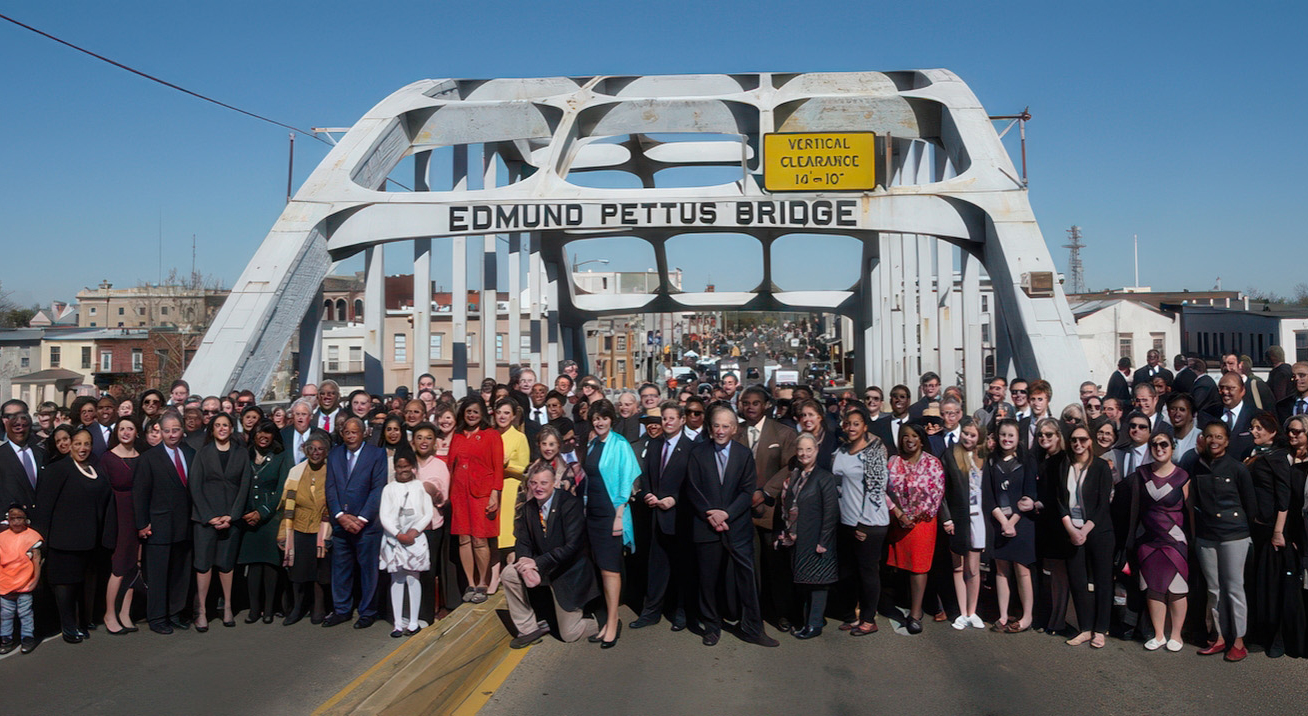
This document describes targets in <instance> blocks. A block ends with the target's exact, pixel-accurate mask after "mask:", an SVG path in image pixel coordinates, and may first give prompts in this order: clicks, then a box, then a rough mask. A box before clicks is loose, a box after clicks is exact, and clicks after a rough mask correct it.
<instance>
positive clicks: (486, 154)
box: [186, 70, 1088, 404]
mask: <svg viewBox="0 0 1308 716" xmlns="http://www.w3.org/2000/svg"><path fill="white" fill-rule="evenodd" d="M849 131H872V132H875V133H876V136H877V142H878V144H877V146H878V150H877V154H878V160H877V161H878V183H879V185H878V186H877V188H876V189H875V190H873V191H868V192H857V193H849V192H812V193H795V192H787V193H784V194H782V193H770V192H768V191H767V190H766V188H765V187H764V186H763V181H762V178H763V175H762V173H763V168H762V166H763V165H762V162H761V158H760V137H761V136H762V135H764V134H767V133H771V132H849ZM687 135H702V137H703V140H702V141H701V140H698V139H697V138H695V137H693V136H692V137H687ZM724 138H725V139H726V140H728V141H722V140H723V139H724ZM687 139H689V140H690V141H685V140H687ZM470 148H471V153H470ZM442 151H443V152H447V153H448V155H449V161H448V171H450V172H451V174H452V176H450V177H448V181H445V179H446V177H440V179H441V181H435V180H434V178H433V176H432V173H433V169H432V167H433V166H434V165H435V163H434V162H433V160H432V157H433V153H435V152H442ZM470 156H471V157H472V159H473V165H472V166H470V165H469V157H470ZM409 157H412V164H413V167H414V177H413V181H414V182H415V184H414V187H413V190H412V191H386V189H387V188H393V187H394V186H395V185H394V183H393V182H392V183H391V184H390V185H389V186H388V184H387V181H386V180H387V177H388V176H390V175H391V174H392V172H393V171H395V169H396V167H397V166H399V165H400V163H401V162H402V161H404V160H406V159H407V158H409ZM478 164H480V166H477V165H478ZM687 167H699V168H704V167H716V168H719V169H718V170H717V171H723V172H725V173H726V174H725V175H726V176H729V177H733V178H732V179H730V180H728V181H725V182H724V183H721V184H717V185H713V186H695V187H675V188H662V187H659V186H658V184H657V183H656V181H655V177H656V175H658V174H659V172H662V171H665V170H669V169H672V170H677V169H682V168H687ZM737 169H738V174H737V173H736V170H737ZM600 171H602V172H615V171H616V172H626V173H628V174H630V175H634V176H635V177H636V178H637V179H638V180H639V187H640V188H624V189H614V188H594V187H592V186H585V185H583V184H584V183H593V182H582V183H577V182H574V181H572V179H579V178H580V177H581V176H582V175H583V174H584V173H587V172H600ZM886 177H889V181H886V180H885V178H886ZM435 186H444V187H448V188H446V189H444V190H432V188H433V187H435ZM712 232H730V233H734V234H747V235H749V236H752V237H754V238H756V239H757V240H758V241H759V242H760V244H761V248H762V252H763V276H762V280H761V282H760V283H759V285H758V286H757V287H755V288H754V289H753V290H751V291H742V292H715V293H701V292H683V291H677V290H675V289H673V287H672V286H673V285H672V283H671V282H670V281H669V278H668V272H669V266H668V259H667V252H666V246H665V244H666V242H667V241H668V239H670V238H672V237H676V236H678V235H681V234H686V233H695V234H704V233H712ZM795 233H806V234H813V233H819V234H839V235H846V236H851V237H854V238H855V239H858V240H859V241H861V242H862V255H861V264H860V270H859V279H858V281H857V282H856V283H855V284H854V285H852V286H831V287H827V288H826V289H824V290H816V291H782V290H779V289H778V288H777V285H778V283H784V281H774V278H777V277H781V276H784V275H785V272H786V270H787V267H785V266H777V265H774V264H773V262H772V260H771V250H770V249H771V246H772V243H773V242H774V241H775V240H776V239H778V238H779V237H783V236H786V235H789V234H795ZM497 236H503V237H506V238H507V241H508V242H509V245H510V249H509V253H508V264H509V265H508V266H507V267H503V268H502V267H500V266H498V265H497V263H498V261H497V257H496V253H495V245H496V241H497ZM632 236H634V237H638V238H640V239H643V240H645V241H648V242H649V243H650V245H651V246H652V248H653V253H654V257H655V260H656V263H657V276H658V285H657V288H652V289H651V292H650V293H649V294H638V295H630V294H628V295H582V294H579V293H578V292H577V291H576V290H575V287H574V286H573V282H572V280H571V278H570V274H569V272H568V265H567V263H566V257H565V254H564V247H565V246H566V244H567V243H569V242H571V241H576V240H580V239H594V238H604V237H632ZM441 237H452V238H453V241H452V242H450V246H451V251H450V253H451V255H450V256H449V257H448V258H447V257H444V256H442V257H440V259H439V260H442V261H444V260H448V261H450V262H451V264H452V265H453V266H454V267H456V268H457V269H461V268H462V267H463V266H465V265H466V251H467V250H468V246H467V242H468V241H469V239H471V240H472V241H473V250H474V251H476V250H480V251H481V252H482V254H483V261H482V265H483V267H484V273H483V275H484V280H483V295H482V303H481V305H482V306H494V305H495V298H496V295H495V288H496V278H497V276H498V273H499V272H500V271H501V270H504V268H506V269H507V275H508V283H509V296H510V307H509V311H510V316H522V315H529V316H530V323H529V325H530V330H531V341H530V346H531V349H530V351H529V353H527V354H520V350H519V338H520V336H519V335H518V331H519V328H518V325H519V321H518V320H510V321H509V330H510V335H509V336H508V338H509V340H508V341H507V345H506V356H505V357H506V358H507V359H508V362H510V363H526V364H531V365H532V366H534V367H535V368H536V369H537V372H538V374H540V368H541V366H542V364H544V365H547V366H550V367H551V368H552V367H553V366H555V365H557V361H558V360H560V359H561V358H564V357H574V358H578V359H580V360H584V358H585V357H584V350H585V343H584V332H583V330H582V325H583V324H584V323H585V322H586V321H587V320H590V319H592V318H595V317H598V316H602V315H614V314H630V313H660V312H683V311H694V310H704V311H721V310H786V311H803V310H820V311H831V312H835V313H839V314H841V315H845V316H848V317H850V318H851V319H853V322H854V324H855V327H856V330H857V331H858V335H859V336H860V341H859V342H858V347H857V352H856V356H857V361H856V365H857V375H856V376H855V378H856V381H857V382H858V383H859V384H860V385H861V384H872V383H876V384H880V385H885V386H887V387H888V386H889V385H891V384H893V383H897V382H909V383H910V384H912V382H913V381H914V380H915V379H916V377H917V376H918V375H919V374H920V373H921V372H922V371H926V370H934V371H936V372H938V373H940V374H941V375H942V376H945V378H944V380H945V381H946V382H952V377H954V376H960V377H962V378H963V379H964V382H965V383H966V388H967V396H968V400H969V402H972V403H977V404H979V401H980V399H981V390H982V357H981V336H980V326H979V300H978V295H979V290H978V286H979V281H980V272H981V271H982V270H985V271H986V272H987V273H988V274H989V276H990V278H991V281H992V285H993V289H994V295H995V300H996V311H995V313H996V315H997V316H998V317H999V325H998V326H997V331H996V336H995V343H996V347H997V351H998V366H999V370H1000V371H1001V372H1009V373H1014V372H1016V373H1020V374H1022V375H1025V376H1028V377H1032V376H1037V375H1038V376H1041V377H1044V378H1045V379H1047V380H1049V381H1050V382H1051V383H1053V384H1054V387H1055V389H1056V390H1058V392H1059V393H1060V394H1063V395H1070V394H1072V393H1073V391H1074V390H1075V388H1076V386H1077V385H1078V384H1079V382H1080V380H1081V379H1082V378H1083V376H1085V375H1088V369H1087V364H1086V359H1085V356H1084V353H1083V352H1082V349H1081V347H1080V344H1079V341H1078V339H1077V336H1076V330H1075V325H1074V323H1073V320H1072V316H1071V313H1070V311H1069V310H1068V307H1067V302H1066V299H1065V298H1064V295H1063V291H1062V288H1061V286H1060V285H1058V281H1056V280H1054V281H1052V282H1050V281H1049V279H1050V277H1051V276H1054V274H1053V272H1054V271H1055V268H1054V265H1053V261H1052V259H1051V257H1050V255H1049V251H1048V249H1047V248H1046V245H1045V243H1044V239H1043V237H1042V236H1041V233H1040V229H1039V227H1038V226H1037V224H1036V221H1035V217H1034V215H1033V214H1032V211H1031V207H1030V204H1029V202H1028V198H1027V192H1026V189H1025V187H1024V185H1023V182H1022V181H1021V180H1020V179H1019V178H1018V175H1017V172H1016V170H1015V169H1014V166H1013V163H1012V161H1011V159H1010V158H1009V156H1008V154H1007V152H1006V151H1005V149H1004V147H1003V145H1002V144H1001V142H1000V139H999V137H998V136H997V134H996V132H995V130H994V127H993V125H992V124H991V122H990V120H989V118H988V117H987V114H986V112H985V110H984V108H983V107H982V106H981V104H980V102H978V101H977V99H976V97H975V96H974V95H973V94H972V92H971V90H970V89H969V88H968V87H967V85H966V84H964V83H963V82H962V81H961V80H960V79H959V78H958V77H956V76H955V75H954V74H953V73H951V72H948V71H946V70H920V71H905V72H888V73H878V72H853V73H757V74H733V75H676V76H605V77H547V78H533V79H492V80H423V81H421V82H415V83H414V84H411V85H409V86H407V87H404V88H403V89H400V90H399V91H397V92H395V93H394V94H392V95H391V96H389V97H387V98H386V99H385V100H383V101H382V102H381V103H379V104H378V105H377V106H376V107H374V108H373V109H372V110H371V111H370V112H368V114H367V115H365V116H364V117H363V118H362V119H360V120H359V121H358V122H357V123H356V124H355V125H354V126H353V127H352V128H351V129H350V130H349V132H348V133H346V134H345V135H344V136H343V137H342V138H341V140H340V142H339V143H338V144H337V145H336V146H335V147H334V148H333V149H332V150H331V152H330V153H329V154H328V156H327V157H326V158H325V159H324V160H323V161H322V163H321V164H320V165H319V166H318V167H317V168H316V169H315V170H314V172H313V173H312V175H310V177H309V178H308V180H306V181H305V183H304V185H303V186H302V187H301V188H300V190H299V191H298V192H297V193H296V195H295V197H294V199H293V200H292V201H291V202H290V203H289V204H288V205H287V207H286V209H285V211H284V212H283V213H282V215H281V217H280V218H279V219H278V220H277V223H276V224H275V225H274V226H273V228H272V230H271V231H270V232H269V234H268V236H267V238H266V239H265V240H264V242H263V244H262V245H261V246H260V247H259V249H258V251H257V252H256V253H255V256H254V258H253V259H252V260H251V261H250V264H249V265H248V266H247V267H246V269H245V271H244V273H242V274H241V277H240V279H238V281H237V282H236V284H235V286H234V288H233V290H232V293H231V296H230V297H229V298H228V299H227V302H226V303H225V304H224V305H223V307H222V309H221V310H220V311H219V313H218V315H217V317H216V318H215V320H214V322H213V324H212V325H211V327H210V328H209V331H208V333H207V334H206V335H205V338H204V341H203V343H202V345H201V347H200V350H199V351H198V353H197V354H196V356H195V359H194V360H193V361H192V363H191V365H190V367H189V368H188V369H187V372H186V379H187V380H188V381H189V382H190V383H191V386H192V390H193V391H194V392H198V393H203V394H211V393H218V392H222V391H225V390H228V389H230V388H231V387H233V386H235V387H241V388H250V389H253V390H255V391H256V392H259V391H261V390H262V389H263V388H264V387H265V386H266V385H267V383H268V381H269V379H270V377H271V375H272V374H273V371H274V369H275V368H276V366H277V363H278V362H279V360H280V357H281V356H282V354H283V352H284V350H285V347H286V346H287V344H288V342H289V341H290V340H292V339H293V338H294V337H295V336H296V335H297V331H298V333H299V336H300V341H301V343H300V346H301V375H302V380H314V379H315V378H316V376H317V374H318V372H319V369H320V366H321V360H320V358H321V355H320V347H319V345H318V344H319V341H318V339H317V338H318V336H319V335H320V330H318V326H319V312H320V310H321V298H320V296H321V288H320V287H321V282H322V279H323V278H324V276H325V275H326V272H327V270H328V267H329V266H330V264H331V262H332V261H333V260H341V259H344V258H347V257H349V256H352V255H355V254H357V253H359V252H364V253H365V262H366V267H367V268H366V277H367V288H366V295H365V302H364V313H365V316H364V324H365V334H366V339H365V373H366V376H367V383H368V387H369V389H370V390H373V391H382V390H383V389H394V387H395V386H382V385H381V377H382V374H381V360H380V356H381V350H382V322H383V318H384V315H385V313H384V300H383V299H384V296H383V294H382V292H383V291H384V286H385V282H384V273H383V270H382V266H383V256H382V255H383V251H384V247H385V245H386V244H389V243H394V242H399V241H404V242H410V243H411V244H412V246H413V251H414V282H415V286H419V287H421V286H429V285H430V276H431V260H432V255H431V253H432V239H434V238H441ZM524 254H525V255H526V256H525V260H527V261H528V262H529V265H528V270H527V271H526V276H527V283H528V286H527V289H528V291H527V293H528V295H529V300H528V303H529V305H528V306H520V305H519V303H520V302H519V296H520V295H521V286H520V285H519V277H520V276H521V275H522V273H523V272H522V265H521V262H522V261H523V260H524ZM956 267H957V269H956ZM729 269H730V267H727V266H724V267H722V272H724V273H725V272H727V271H729ZM956 270H961V274H962V281H961V291H960V290H957V289H956V288H955V283H954V274H955V271H956ZM564 277H568V278H567V280H562V279H564ZM467 283H468V282H467V276H466V273H465V272H464V271H462V270H455V271H454V272H453V286H452V292H453V295H454V296H455V297H458V296H463V295H466V293H467ZM1042 283H1043V284H1045V285H1046V286H1047V290H1046V291H1045V292H1043V293H1042V292H1037V291H1032V290H1029V287H1030V286H1032V285H1037V286H1039V285H1041V284H1042ZM1050 283H1052V286H1048V284H1050ZM1024 287H1027V289H1026V290H1024ZM423 293H424V291H423V289H421V288H417V289H415V292H414V295H415V297H418V296H422V294H423ZM415 304H416V305H415V309H414V311H415V314H414V326H415V333H414V338H413V343H412V348H411V349H410V350H409V351H408V353H409V360H410V361H412V363H413V366H414V370H413V374H414V375H417V374H419V373H422V372H426V366H427V365H429V364H430V352H429V330H430V317H431V316H430V305H429V303H428V302H427V301H423V300H416V301H415ZM545 306H547V307H548V310H543V307H545ZM453 313H454V316H453V321H454V338H453V345H452V346H451V348H452V357H453V362H454V377H455V383H456V385H455V391H456V393H458V394H461V393H462V391H463V390H465V389H466V385H467V384H466V381H467V379H468V378H469V376H468V375H467V369H466V358H467V349H466V336H467V327H468V326H467V324H468V319H469V317H468V314H467V304H466V302H465V301H461V300H457V299H456V300H454V301H453ZM486 320H489V321H494V320H495V319H494V314H493V313H489V314H488V315H487V316H486ZM958 321H961V322H962V328H961V330H960V331H955V326H954V323H955V322H958ZM492 325H493V324H492ZM480 335H481V337H482V340H483V342H484V346H483V349H482V351H481V355H483V356H494V355H495V345H494V340H495V330H493V329H492V330H482V331H480ZM956 335H961V336H962V345H961V346H960V345H956V343H957V342H958V341H957V338H956ZM960 348H961V354H962V357H961V360H960V359H959V357H958V354H959V352H960V351H959V349H960ZM960 363H961V365H960ZM552 372H553V371H552V370H549V371H547V373H551V374H552ZM480 377H481V376H473V378H475V379H479V378H480Z"/></svg>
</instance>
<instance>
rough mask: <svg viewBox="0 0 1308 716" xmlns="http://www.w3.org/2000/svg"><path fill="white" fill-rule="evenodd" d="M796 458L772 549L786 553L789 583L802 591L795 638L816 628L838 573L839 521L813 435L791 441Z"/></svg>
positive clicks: (832, 483) (830, 478) (832, 482)
mask: <svg viewBox="0 0 1308 716" xmlns="http://www.w3.org/2000/svg"><path fill="white" fill-rule="evenodd" d="M795 458H796V461H797V462H798V463H799V466H798V467H796V468H795V469H794V470H793V471H791V473H790V477H788V478H786V481H785V483H784V486H783V487H782V488H781V500H780V502H779V505H778V510H777V518H776V519H777V523H778V524H779V525H781V529H780V530H779V531H778V533H777V545H776V546H777V548H778V549H781V550H785V551H787V552H789V553H790V554H789V557H790V559H791V571H792V574H793V575H794V580H795V586H796V587H799V588H800V589H802V590H803V592H804V593H805V597H806V598H805V599H804V605H805V611H804V627H803V628H801V629H796V630H795V632H794V635H795V638H796V639H811V638H813V637H815V636H817V635H818V634H821V633H822V623H823V622H824V621H825V619H824V618H823V615H824V613H825V612H826V606H827V590H828V589H829V588H830V586H831V585H832V584H833V583H835V581H836V577H837V576H838V571H839V570H838V569H837V562H836V525H838V524H840V495H839V492H838V491H837V489H836V478H835V476H834V475H832V474H831V472H830V471H828V470H825V469H823V468H822V467H820V466H818V464H817V460H818V440H817V438H815V437H814V436H813V434H812V433H802V434H801V435H800V436H799V439H798V440H797V441H796V443H795Z"/></svg>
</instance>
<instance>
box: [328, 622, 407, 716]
mask: <svg viewBox="0 0 1308 716" xmlns="http://www.w3.org/2000/svg"><path fill="white" fill-rule="evenodd" d="M416 643H417V642H416V641H415V640H413V639H406V640H405V641H404V643H403V644H400V645H399V646H397V647H395V650H394V651H392V652H391V653H389V654H387V655H386V656H384V657H382V659H381V661H378V662H377V663H376V664H373V665H372V666H371V667H369V668H368V670H367V671H365V672H363V673H362V674H359V676H358V677H357V678H355V679H354V681H351V682H350V683H348V684H346V685H345V688H343V689H341V690H340V691H337V692H336V695H335V696H333V697H331V698H330V699H327V700H326V701H324V702H323V704H322V705H321V706H319V707H318V708H316V709H314V711H313V716H318V714H324V713H327V711H329V710H331V708H332V707H333V706H335V705H336V704H338V703H340V702H341V701H343V700H344V699H345V697H346V696H348V695H349V694H350V692H351V691H353V690H354V689H356V688H358V687H359V685H360V684H362V683H363V682H364V681H366V680H367V679H368V677H370V676H372V675H373V674H374V673H376V672H377V670H378V669H380V668H382V667H383V666H385V665H386V664H387V663H389V662H391V661H394V660H395V657H396V656H397V655H398V654H399V653H400V652H401V651H404V650H405V648H406V647H409V646H411V645H413V644H416Z"/></svg>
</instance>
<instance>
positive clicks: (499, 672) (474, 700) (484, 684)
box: [451, 647, 531, 716]
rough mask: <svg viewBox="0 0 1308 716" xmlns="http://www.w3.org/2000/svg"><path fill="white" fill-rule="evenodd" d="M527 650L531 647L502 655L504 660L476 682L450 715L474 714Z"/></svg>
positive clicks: (510, 672)
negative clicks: (470, 691)
mask: <svg viewBox="0 0 1308 716" xmlns="http://www.w3.org/2000/svg"><path fill="white" fill-rule="evenodd" d="M529 651H531V647H527V648H526V649H514V650H513V651H510V652H509V654H508V656H506V657H504V660H503V661H501V662H500V663H499V665H498V666H496V667H495V668H494V669H492V670H491V672H490V673H489V674H487V675H486V678H484V679H482V680H481V682H479V683H478V684H477V686H476V688H474V689H473V690H472V693H471V694H469V695H468V698H466V699H464V700H463V703H461V704H459V707H458V708H456V709H455V710H454V712H453V714H452V715H451V716H475V714H476V713H477V712H478V711H480V710H481V707H482V706H485V705H486V702H487V701H490V697H491V696H492V695H493V694H494V693H495V691H496V690H497V689H499V688H500V687H501V686H503V685H504V682H505V681H507V680H508V678H509V674H512V673H513V670H514V669H516V668H518V664H519V663H520V662H521V661H522V659H523V658H524V657H525V656H527V652H529Z"/></svg>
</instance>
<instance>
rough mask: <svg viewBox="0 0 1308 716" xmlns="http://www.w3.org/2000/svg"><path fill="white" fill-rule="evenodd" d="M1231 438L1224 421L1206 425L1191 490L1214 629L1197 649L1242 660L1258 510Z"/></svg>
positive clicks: (1246, 474) (1247, 474) (1244, 469)
mask: <svg viewBox="0 0 1308 716" xmlns="http://www.w3.org/2000/svg"><path fill="white" fill-rule="evenodd" d="M1230 439H1231V438H1230V431H1229V429H1228V428H1227V427H1226V423H1223V422H1221V421H1215V422H1212V423H1209V424H1208V425H1205V426H1204V432H1203V435H1202V436H1200V438H1199V461H1198V463H1197V464H1196V466H1195V475H1194V487H1193V489H1192V490H1191V493H1192V494H1193V495H1194V523H1195V524H1194V534H1195V539H1196V541H1197V542H1198V546H1199V566H1200V567H1201V568H1202V569H1203V571H1204V581H1206V582H1207V583H1208V611H1209V612H1210V614H1211V620H1212V631H1213V632H1214V635H1213V636H1212V638H1211V639H1210V641H1209V642H1208V646H1207V647H1205V648H1203V649H1201V650H1200V651H1199V653H1200V654H1201V655H1210V654H1220V653H1223V652H1225V654H1226V660H1227V661H1240V660H1241V659H1243V658H1244V657H1245V656H1247V655H1248V651H1246V650H1245V646H1244V635H1245V632H1246V630H1247V628H1248V627H1247V625H1248V618H1249V605H1248V601H1247V600H1246V598H1245V592H1244V565H1245V561H1246V560H1248V558H1249V551H1250V546H1251V544H1252V540H1251V539H1250V532H1249V521H1250V519H1251V518H1252V517H1253V515H1254V513H1255V512H1256V511H1257V509H1258V508H1257V505H1256V503H1257V498H1256V497H1255V496H1254V491H1253V480H1252V479H1251V478H1250V477H1249V470H1248V469H1247V468H1246V467H1245V466H1244V464H1243V463H1241V462H1239V461H1238V460H1236V459H1235V458H1234V457H1232V456H1231V455H1228V454H1227V452H1226V450H1227V447H1228V446H1229V445H1230Z"/></svg>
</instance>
